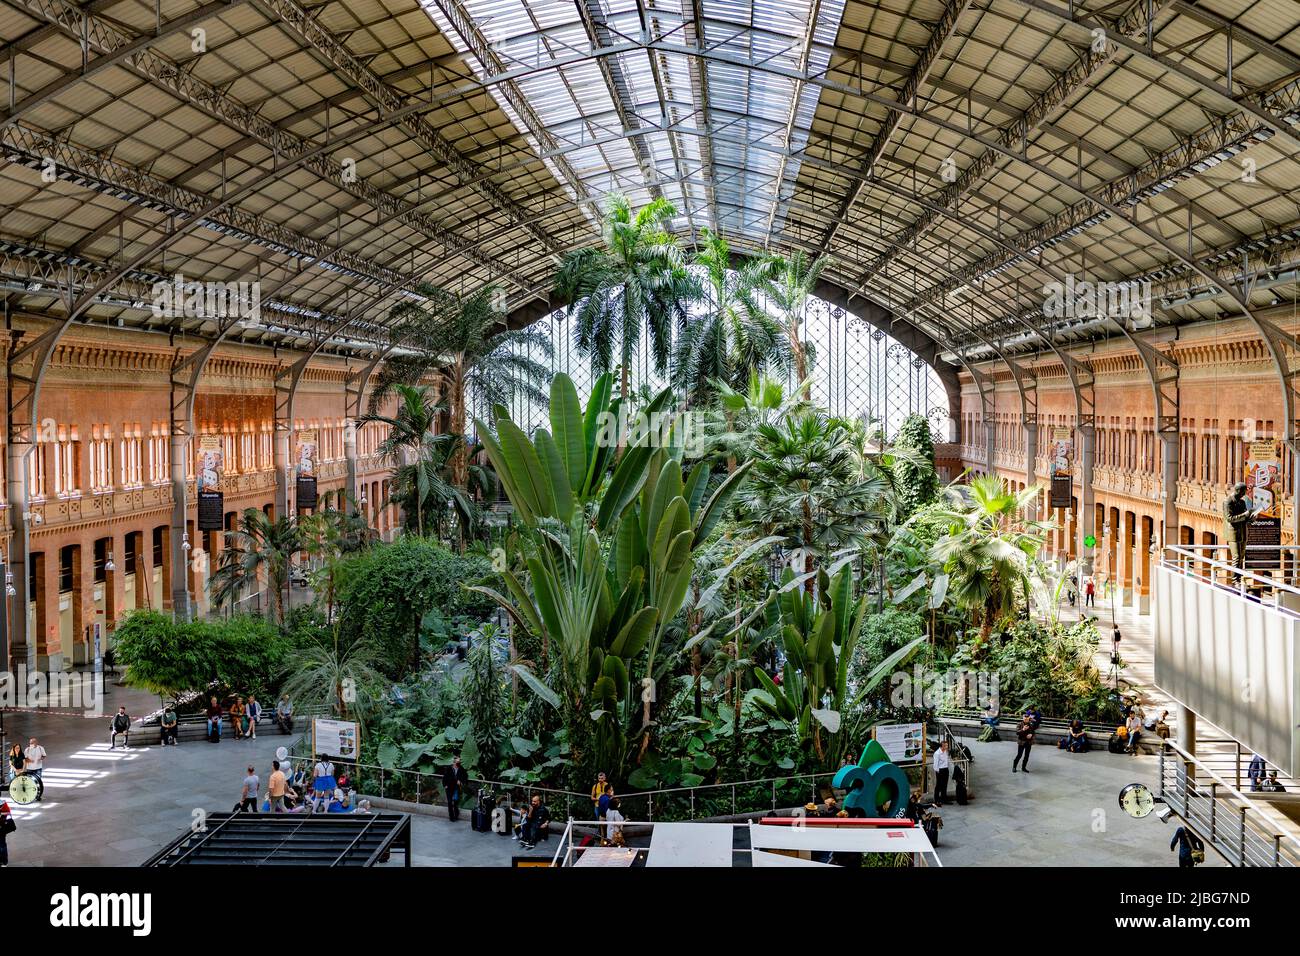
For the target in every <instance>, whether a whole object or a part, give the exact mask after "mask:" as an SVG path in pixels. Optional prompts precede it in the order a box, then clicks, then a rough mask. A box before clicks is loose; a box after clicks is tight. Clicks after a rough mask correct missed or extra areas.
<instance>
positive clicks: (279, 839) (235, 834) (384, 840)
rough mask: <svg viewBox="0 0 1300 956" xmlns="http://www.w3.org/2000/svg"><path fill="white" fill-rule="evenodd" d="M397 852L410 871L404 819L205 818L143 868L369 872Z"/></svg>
mask: <svg viewBox="0 0 1300 956" xmlns="http://www.w3.org/2000/svg"><path fill="white" fill-rule="evenodd" d="M393 852H400V853H401V854H402V856H403V865H404V866H410V865H411V817H410V814H406V813H368V814H355V813H338V814H330V813H313V814H296V813H292V814H291V813H210V814H208V816H207V820H206V828H205V829H204V830H201V831H199V832H193V831H187V832H186V833H184V834H183V835H181V836H179V837H177V838H176V839H175V840H174V841H172V843H170V844H169V845H168V846H166V847H164V848H163V849H162V850H160V851H158V853H156V854H154V855H153V856H152V857H150V858H149V859H148V860H147V861H145V863H144V864H143V865H144V866H198V865H223V866H231V865H252V866H374V865H376V864H377V863H380V862H386V861H387V859H388V856H389V854H390V853H393Z"/></svg>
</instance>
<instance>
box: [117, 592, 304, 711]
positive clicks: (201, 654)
mask: <svg viewBox="0 0 1300 956" xmlns="http://www.w3.org/2000/svg"><path fill="white" fill-rule="evenodd" d="M114 637H115V642H114V646H115V653H116V655H117V659H118V660H119V661H121V662H122V663H123V664H124V665H126V667H127V682H128V683H129V684H131V685H132V686H135V687H144V688H146V689H148V690H151V691H153V692H154V693H157V694H162V695H165V696H176V695H178V694H181V693H184V692H186V691H194V690H203V689H205V688H207V687H208V686H209V685H210V684H211V683H212V682H213V681H216V682H217V683H218V684H219V685H221V686H223V687H228V688H230V689H232V690H234V691H237V692H239V693H245V694H247V693H253V694H263V695H270V694H271V693H272V692H273V691H275V690H276V687H277V684H278V681H279V679H280V677H281V676H282V675H283V671H284V658H285V653H286V651H287V647H288V644H287V641H286V640H285V639H284V637H283V636H282V635H281V633H280V630H279V628H277V627H276V626H275V625H274V624H272V623H270V622H269V621H266V620H264V619H263V618H260V617H252V616H248V615H236V616H235V617H232V618H230V619H229V620H223V621H190V622H189V623H186V624H177V623H176V622H175V621H173V620H172V619H171V618H170V617H168V616H167V615H165V614H160V613H158V612H157V611H152V610H136V611H131V612H130V613H128V614H127V615H126V616H125V617H123V618H122V620H121V621H120V622H119V623H118V626H117V629H116V631H115V632H114Z"/></svg>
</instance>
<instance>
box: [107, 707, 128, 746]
mask: <svg viewBox="0 0 1300 956" xmlns="http://www.w3.org/2000/svg"><path fill="white" fill-rule="evenodd" d="M119 734H120V735H121V736H122V749H123V750H130V749H131V715H130V714H128V713H127V712H126V707H124V706H123V707H119V708H118V709H117V713H116V714H114V715H113V720H112V722H111V723H110V724H109V734H108V749H109V750H115V749H117V738H118V735H119Z"/></svg>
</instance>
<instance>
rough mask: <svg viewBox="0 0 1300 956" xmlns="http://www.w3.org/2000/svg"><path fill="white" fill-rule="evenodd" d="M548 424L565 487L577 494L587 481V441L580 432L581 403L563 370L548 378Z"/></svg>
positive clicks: (571, 382)
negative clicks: (551, 429) (549, 392)
mask: <svg viewBox="0 0 1300 956" xmlns="http://www.w3.org/2000/svg"><path fill="white" fill-rule="evenodd" d="M551 427H552V428H553V429H555V444H556V445H557V446H558V448H559V451H560V457H561V459H562V460H563V461H564V470H565V474H566V475H567V476H568V478H569V487H570V488H571V489H572V490H573V493H574V494H576V495H581V494H582V490H583V486H584V485H585V484H586V480H587V442H586V436H585V434H584V431H583V421H582V406H581V405H580V404H579V402H578V390H577V389H576V388H574V387H573V379H571V378H569V376H567V375H565V374H564V373H563V372H560V373H559V374H557V375H556V376H555V377H554V378H553V379H551Z"/></svg>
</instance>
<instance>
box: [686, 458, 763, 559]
mask: <svg viewBox="0 0 1300 956" xmlns="http://www.w3.org/2000/svg"><path fill="white" fill-rule="evenodd" d="M753 464H754V459H752V458H751V459H749V461H747V462H745V463H744V464H742V465H741V466H740V467H739V468H737V469H736V470H735V471H733V472H732V473H731V474H729V475H728V476H727V478H726V480H725V481H723V482H722V484H720V485H718V489H717V491H715V492H714V493H713V494H712V495H710V496H709V500H708V501H707V502H705V504H704V507H703V508H701V509H700V510H699V512H698V513H697V514H696V516H695V543H696V547H698V546H699V545H700V544H702V543H703V542H704V539H705V538H707V537H708V536H709V534H710V532H712V531H713V528H714V526H716V525H717V523H718V521H719V520H721V518H722V515H723V512H725V511H726V510H727V504H728V503H729V502H730V501H731V499H732V498H733V497H734V496H735V494H736V492H737V491H739V490H740V486H741V485H742V484H744V483H745V478H746V476H747V475H748V474H749V469H750V468H751V467H752V466H753Z"/></svg>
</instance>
